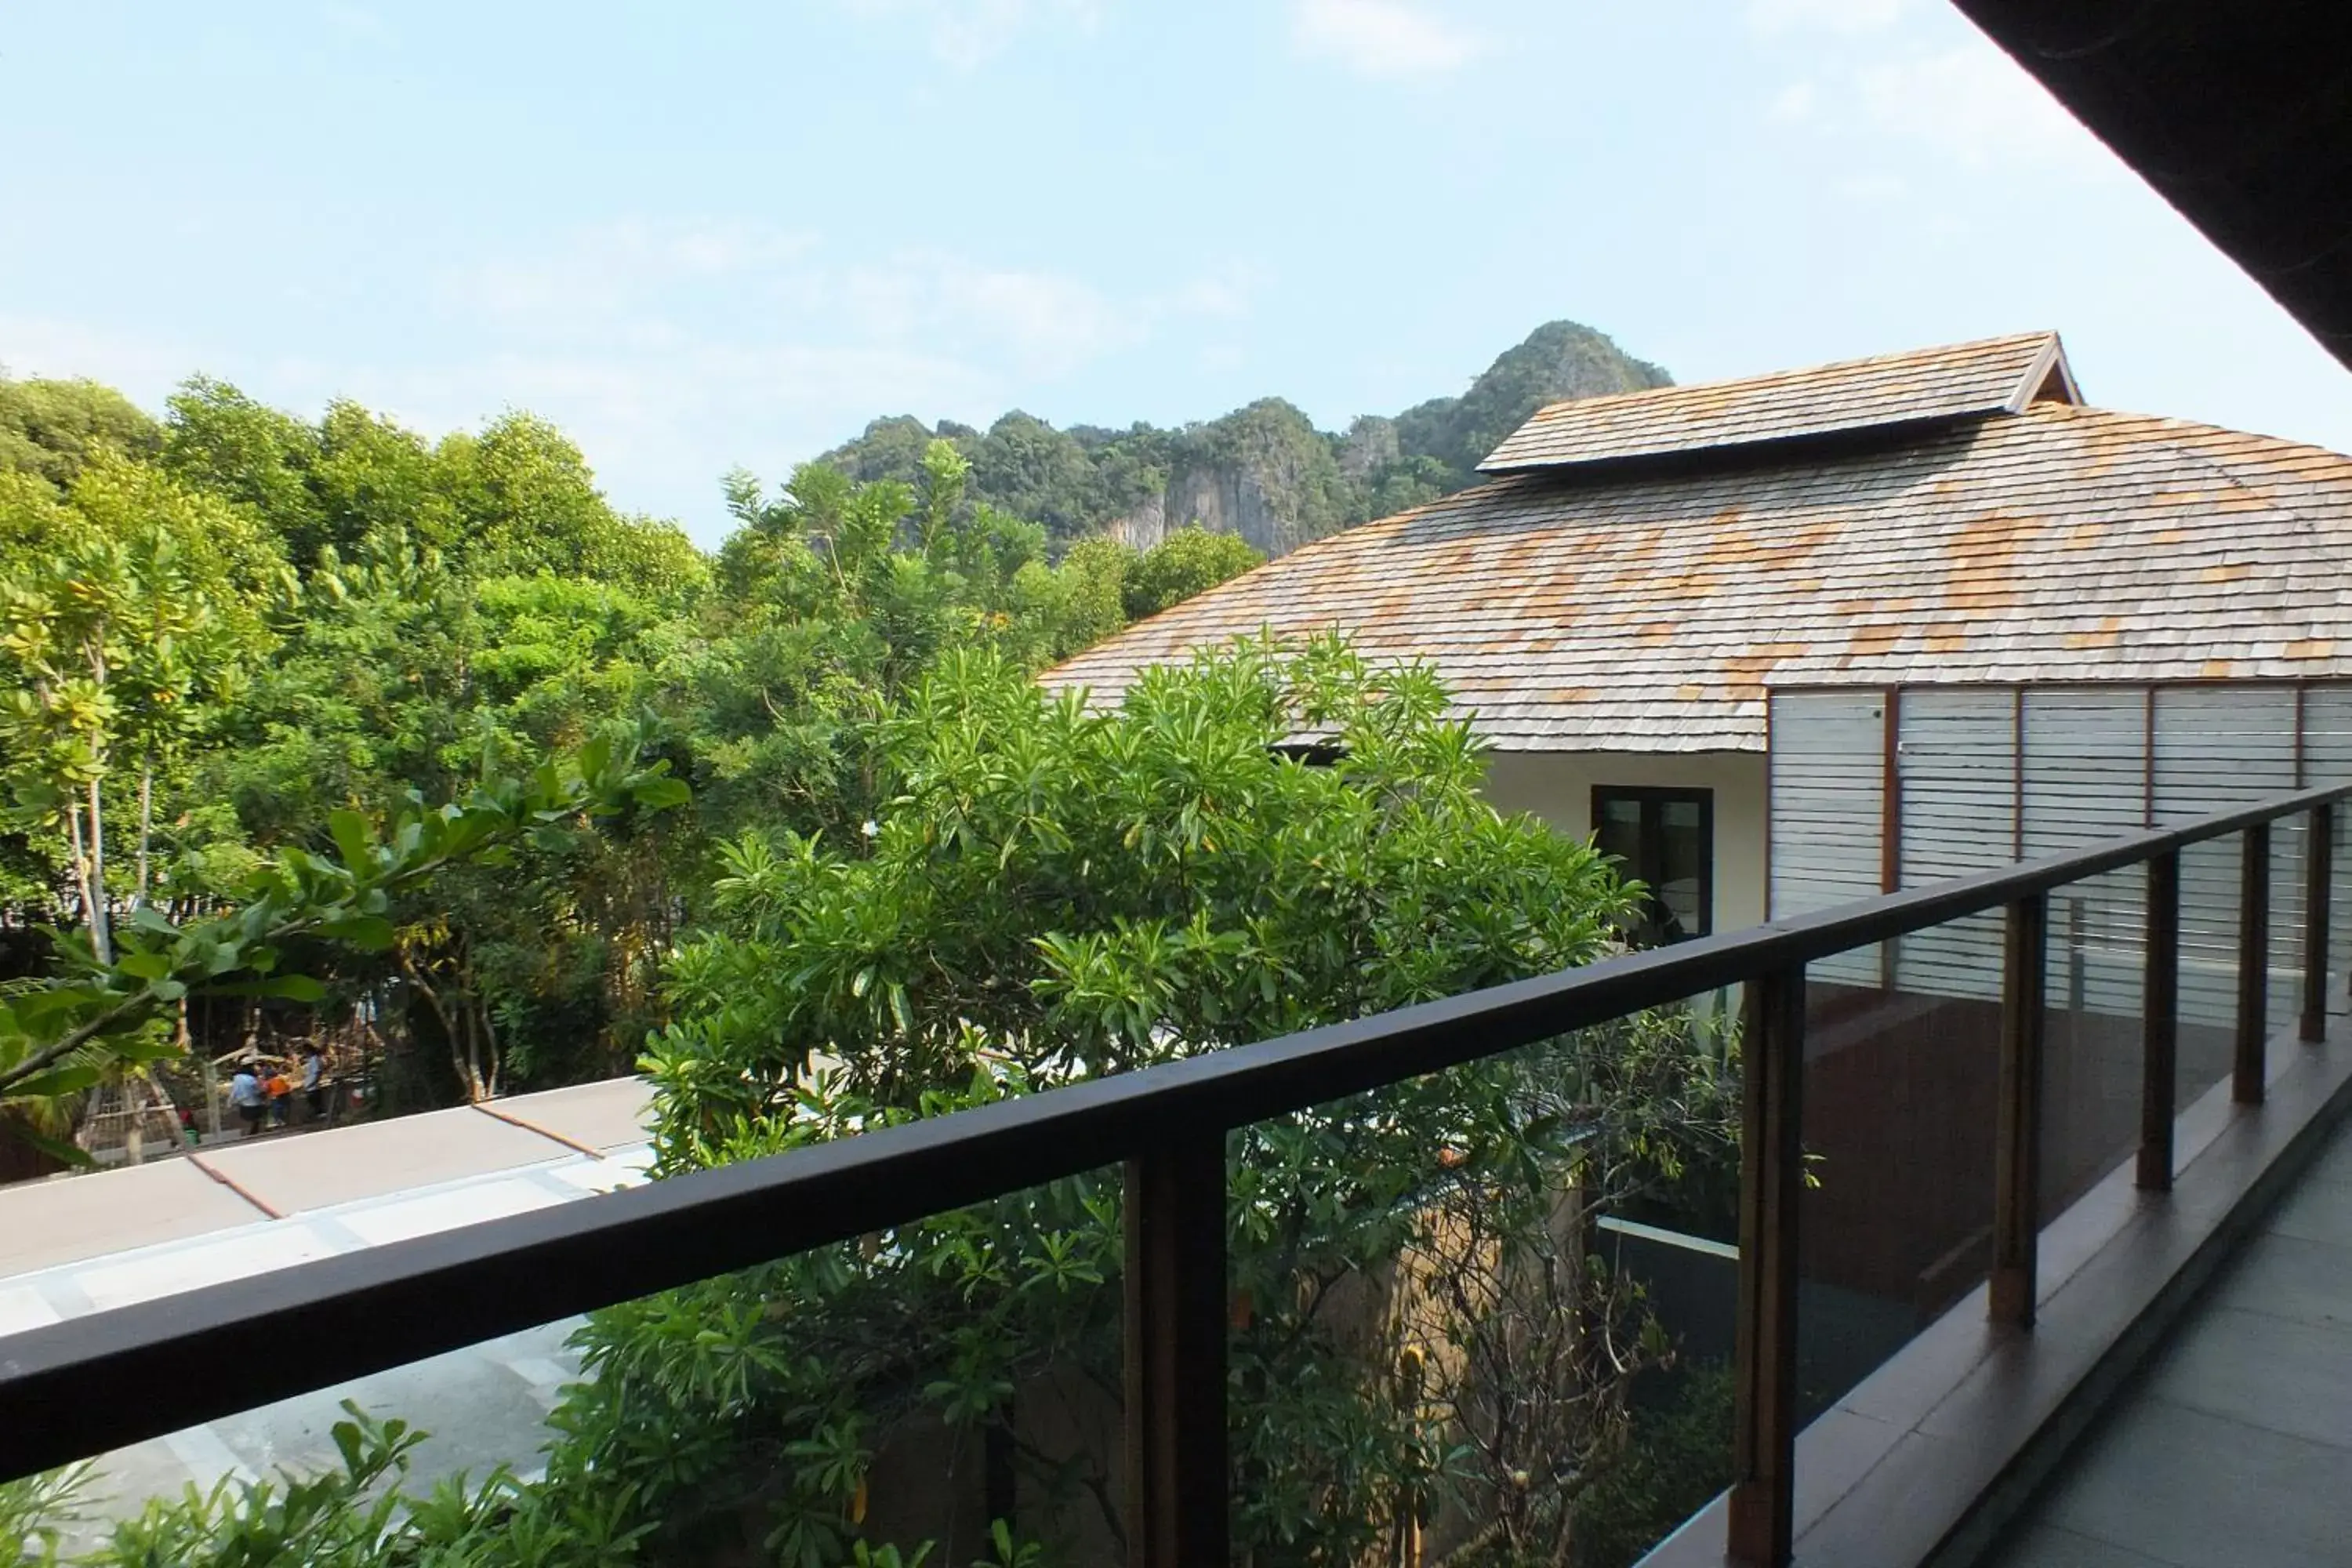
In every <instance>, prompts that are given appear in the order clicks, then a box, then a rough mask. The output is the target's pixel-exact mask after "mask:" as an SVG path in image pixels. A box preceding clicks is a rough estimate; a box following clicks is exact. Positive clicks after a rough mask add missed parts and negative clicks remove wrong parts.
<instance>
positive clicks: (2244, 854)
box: [2230, 823, 2271, 1105]
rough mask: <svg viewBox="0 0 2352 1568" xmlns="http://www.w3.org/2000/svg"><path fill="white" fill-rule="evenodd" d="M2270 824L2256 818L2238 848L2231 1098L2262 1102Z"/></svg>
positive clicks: (2267, 1002) (2268, 972)
mask: <svg viewBox="0 0 2352 1568" xmlns="http://www.w3.org/2000/svg"><path fill="white" fill-rule="evenodd" d="M2270 963H2271V829H2270V825H2269V824H2268V823H2256V824H2255V825H2254V826H2252V827H2249V828H2247V829H2246V832H2245V837H2243V838H2242V840H2240V843H2239V849H2238V1036H2237V1050H2236V1053H2235V1059H2234V1061H2233V1063H2232V1065H2231V1072H2230V1098H2231V1099H2232V1100H2236V1101H2237V1102H2238V1103H2239V1104H2240V1105H2260V1104H2261V1103H2262V1102H2263V1078H2264V1077H2265V1076H2266V1074H2265V1070H2264V1060H2263V1058H2264V1053H2265V1050H2266V1048H2267V1047H2268V1046H2269V1043H2270V1042H2269V1040H2268V1039H2267V1038H2266V1037H2267V1036H2268V1035H2269V1033H2270V1028H2269V1022H2268V1015H2269V1010H2270V989H2271V969H2270Z"/></svg>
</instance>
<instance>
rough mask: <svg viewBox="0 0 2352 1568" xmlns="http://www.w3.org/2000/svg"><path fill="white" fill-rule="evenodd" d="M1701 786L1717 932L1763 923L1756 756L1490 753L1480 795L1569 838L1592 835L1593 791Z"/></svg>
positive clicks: (1759, 758)
mask: <svg viewBox="0 0 2352 1568" xmlns="http://www.w3.org/2000/svg"><path fill="white" fill-rule="evenodd" d="M1595 784H1616V785H1623V786H1641V785H1647V786H1649V787H1651V788H1654V789H1704V790H1710V791H1713V792H1714V795H1715V814H1714V821H1715V908H1714V910H1713V911H1712V916H1713V920H1714V924H1715V929H1716V930H1717V931H1733V930H1736V929H1738V927H1740V926H1747V925H1754V924H1756V923H1757V922H1758V921H1761V920H1762V919H1763V918H1764V847H1765V833H1764V754H1763V753H1762V752H1490V753H1488V757H1487V766H1486V798H1487V799H1488V800H1490V801H1492V802H1493V803H1494V805H1495V808H1496V810H1497V811H1505V812H1517V811H1525V812H1530V813H1533V814H1534V815H1535V816H1539V817H1541V818H1542V819H1543V820H1544V821H1545V822H1547V823H1549V825H1550V826H1552V827H1553V828H1555V829H1557V830H1558V831H1559V832H1561V833H1564V834H1567V835H1568V836H1569V837H1572V838H1590V837H1591V836H1592V786H1593V785H1595Z"/></svg>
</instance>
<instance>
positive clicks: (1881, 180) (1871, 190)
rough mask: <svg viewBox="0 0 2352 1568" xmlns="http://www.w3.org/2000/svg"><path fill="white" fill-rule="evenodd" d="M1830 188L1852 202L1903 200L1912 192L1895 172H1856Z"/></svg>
mask: <svg viewBox="0 0 2352 1568" xmlns="http://www.w3.org/2000/svg"><path fill="white" fill-rule="evenodd" d="M1830 189H1831V190H1832V191H1833V192H1835V193H1836V194H1837V195H1841V196H1843V197H1844V198H1845V199H1846V200H1847V201H1850V202H1895V201H1901V200H1902V199H1903V198H1904V197H1905V196H1906V195H1910V192H1911V187H1910V186H1909V185H1907V184H1905V183H1904V182H1903V181H1902V180H1901V179H1900V178H1899V177H1897V176H1896V175H1894V174H1854V175H1852V176H1850V177H1848V178H1846V179H1843V180H1840V181H1839V182H1838V183H1837V184H1834V185H1832V186H1831V187H1830Z"/></svg>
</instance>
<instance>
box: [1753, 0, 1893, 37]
mask: <svg viewBox="0 0 2352 1568" xmlns="http://www.w3.org/2000/svg"><path fill="white" fill-rule="evenodd" d="M1909 3H1910V0H1748V25H1749V26H1753V27H1755V28H1756V29H1757V30H1758V31H1759V32H1764V33H1786V32H1793V31H1796V30H1799V29H1802V28H1817V29H1821V30H1823V31H1827V32H1832V33H1874V32H1879V31H1882V30H1884V29H1885V28H1887V27H1891V26H1894V25H1895V23H1896V22H1897V21H1899V20H1901V19H1902V16H1903V13H1904V11H1905V10H1906V9H1907V8H1908V6H1909Z"/></svg>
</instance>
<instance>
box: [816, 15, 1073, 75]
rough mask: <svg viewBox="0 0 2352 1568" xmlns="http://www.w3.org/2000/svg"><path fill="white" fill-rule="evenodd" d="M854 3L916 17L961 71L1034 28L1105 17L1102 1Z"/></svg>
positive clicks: (932, 43) (940, 53)
mask: <svg viewBox="0 0 2352 1568" xmlns="http://www.w3.org/2000/svg"><path fill="white" fill-rule="evenodd" d="M850 5H851V7H852V8H853V9H855V10H856V11H859V12H863V13H865V14H866V15H867V16H883V17H905V18H908V19H909V20H911V21H913V22H914V23H916V24H917V25H918V26H920V27H921V28H922V30H923V33H924V36H925V38H926V41H927V42H928V44H929V47H930V51H931V53H932V54H933V55H935V56H937V57H938V58H940V59H941V60H943V61H945V62H946V63H947V64H949V65H950V66H953V67H954V68H956V69H958V70H971V69H972V68H975V67H977V66H980V65H983V64H985V63H986V62H987V61H989V60H990V59H992V58H995V57H996V56H998V55H1000V54H1002V53H1003V52H1004V50H1005V49H1006V48H1007V47H1010V46H1011V45H1012V43H1013V39H1015V38H1016V37H1020V36H1021V35H1022V34H1023V33H1024V32H1026V31H1028V30H1029V28H1030V27H1031V26H1037V25H1044V26H1053V25H1060V26H1069V27H1076V28H1077V29H1078V30H1080V31H1083V32H1092V31H1093V30H1094V28H1095V26H1096V25H1097V23H1099V22H1100V21H1101V20H1102V5H1101V4H1100V3H1099V0H850Z"/></svg>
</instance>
